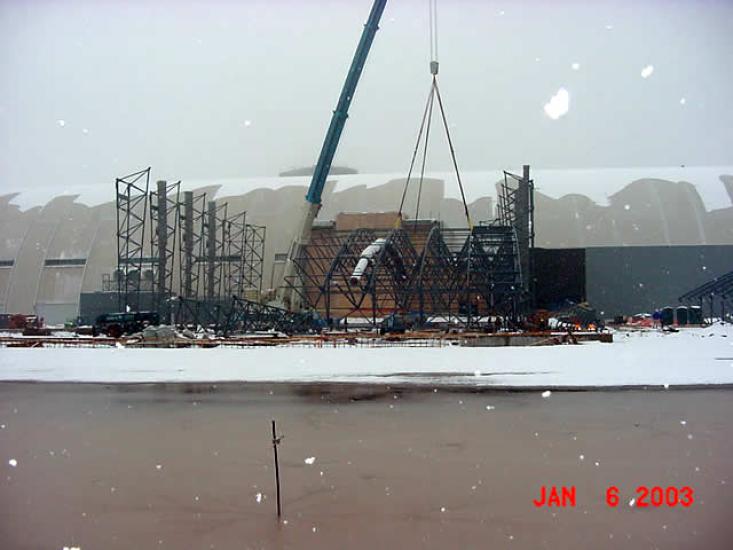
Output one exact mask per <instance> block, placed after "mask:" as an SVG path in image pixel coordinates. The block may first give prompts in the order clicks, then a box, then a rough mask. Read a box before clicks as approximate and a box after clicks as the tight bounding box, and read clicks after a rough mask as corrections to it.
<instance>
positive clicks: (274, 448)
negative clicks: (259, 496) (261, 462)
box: [272, 420, 282, 518]
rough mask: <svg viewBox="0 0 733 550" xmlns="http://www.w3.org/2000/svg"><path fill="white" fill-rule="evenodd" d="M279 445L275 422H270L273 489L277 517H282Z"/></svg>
mask: <svg viewBox="0 0 733 550" xmlns="http://www.w3.org/2000/svg"><path fill="white" fill-rule="evenodd" d="M279 444H280V438H279V437H277V430H276V428H275V421H274V420H273V421H272V452H273V453H274V454H275V487H276V489H277V517H278V518H279V517H280V516H282V504H281V502H280V463H279V462H278V459H277V446H278V445H279Z"/></svg>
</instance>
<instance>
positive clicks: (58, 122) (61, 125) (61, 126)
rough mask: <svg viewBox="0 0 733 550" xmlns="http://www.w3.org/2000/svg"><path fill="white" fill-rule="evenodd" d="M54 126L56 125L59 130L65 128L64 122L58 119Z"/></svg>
mask: <svg viewBox="0 0 733 550" xmlns="http://www.w3.org/2000/svg"><path fill="white" fill-rule="evenodd" d="M56 124H58V125H59V127H60V128H63V127H64V126H66V121H65V120H64V119H62V118H60V119H58V120H57V121H56Z"/></svg>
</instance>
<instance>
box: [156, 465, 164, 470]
mask: <svg viewBox="0 0 733 550" xmlns="http://www.w3.org/2000/svg"><path fill="white" fill-rule="evenodd" d="M155 469H156V470H162V469H163V465H162V464H156V465H155Z"/></svg>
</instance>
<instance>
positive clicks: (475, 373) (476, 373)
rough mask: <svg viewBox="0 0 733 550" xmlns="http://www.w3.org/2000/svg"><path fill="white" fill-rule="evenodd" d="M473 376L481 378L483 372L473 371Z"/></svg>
mask: <svg viewBox="0 0 733 550" xmlns="http://www.w3.org/2000/svg"><path fill="white" fill-rule="evenodd" d="M473 375H474V376H481V371H480V370H475V371H473Z"/></svg>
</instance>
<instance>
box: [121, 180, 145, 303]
mask: <svg viewBox="0 0 733 550" xmlns="http://www.w3.org/2000/svg"><path fill="white" fill-rule="evenodd" d="M149 186H150V167H148V168H146V169H145V170H141V171H139V172H135V173H133V174H129V175H127V176H124V177H122V178H117V179H116V180H115V189H116V199H115V203H116V207H117V271H116V273H115V278H116V279H117V297H118V304H117V306H118V308H119V310H120V311H126V310H127V309H130V310H137V309H138V308H139V304H140V287H141V279H142V271H143V264H144V263H145V262H144V254H145V219H146V216H147V209H148V190H149Z"/></svg>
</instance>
